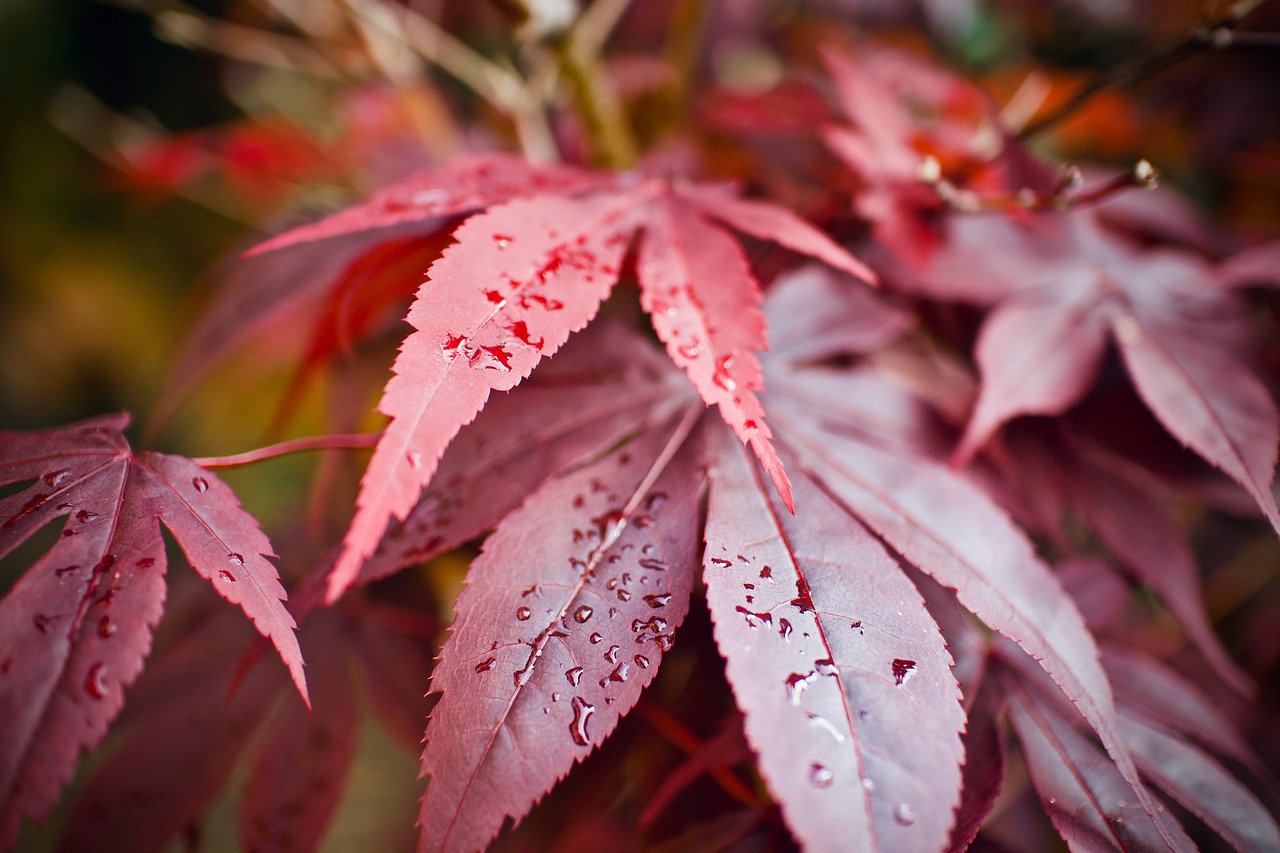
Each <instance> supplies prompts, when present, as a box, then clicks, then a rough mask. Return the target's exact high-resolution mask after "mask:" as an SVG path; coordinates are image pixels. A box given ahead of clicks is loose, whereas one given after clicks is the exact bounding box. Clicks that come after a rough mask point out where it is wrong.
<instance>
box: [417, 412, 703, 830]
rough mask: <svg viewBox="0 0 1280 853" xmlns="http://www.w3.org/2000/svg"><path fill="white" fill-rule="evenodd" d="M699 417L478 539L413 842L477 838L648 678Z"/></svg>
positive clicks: (693, 484)
mask: <svg viewBox="0 0 1280 853" xmlns="http://www.w3.org/2000/svg"><path fill="white" fill-rule="evenodd" d="M696 414H697V409H696V408H694V409H690V410H689V413H688V415H686V417H685V418H684V419H683V420H682V421H681V423H680V425H679V426H678V427H676V428H675V430H674V431H673V430H671V429H663V430H654V431H652V432H650V433H648V434H646V435H643V436H641V437H639V438H637V439H635V440H633V441H632V442H630V443H628V444H625V445H623V446H622V447H620V448H619V449H617V450H615V451H614V452H613V453H612V454H610V455H609V456H606V457H604V458H602V459H601V460H599V461H598V462H595V463H593V464H591V465H588V466H585V467H583V468H580V469H578V470H576V471H574V472H573V473H571V474H568V475H566V476H564V477H563V478H561V479H559V480H553V481H551V482H549V483H547V484H546V485H544V486H543V487H542V488H541V489H539V490H538V491H537V492H535V493H533V494H532V495H530V496H529V497H528V499H527V500H526V501H525V504H524V506H522V507H521V508H520V509H518V510H516V511H515V512H514V513H512V514H511V515H510V516H508V517H507V518H506V519H505V520H504V521H503V523H502V524H500V525H499V526H498V528H497V530H495V531H494V533H493V534H492V535H491V536H490V537H489V539H488V540H487V541H486V542H485V546H484V552H483V553H482V554H481V556H480V557H479V558H477V559H476V560H475V562H474V563H473V564H472V566H471V571H470V573H469V574H468V583H467V586H466V588H465V589H464V590H463V592H462V594H461V595H460V596H459V597H458V602H457V606H456V609H457V612H458V618H457V621H456V622H455V623H454V627H453V629H452V633H451V635H450V637H449V639H448V641H447V642H446V643H445V646H444V649H443V651H442V652H441V657H440V662H439V663H438V664H437V665H436V670H435V673H434V674H433V676H432V681H431V690H432V692H434V693H439V694H441V696H440V701H439V703H438V704H437V705H436V706H435V709H434V710H433V712H432V714H431V722H430V725H429V726H428V728H427V735H426V739H427V745H426V748H425V750H424V751H423V754H422V770H423V774H424V775H427V776H429V777H430V782H429V783H428V785H427V792H426V796H425V797H424V798H423V801H422V810H421V813H420V816H419V822H420V824H421V826H422V833H423V834H422V838H421V842H420V845H419V847H420V849H422V850H473V849H477V848H480V847H484V846H485V845H486V844H488V843H489V841H491V840H492V839H493V837H494V836H495V835H497V833H498V831H499V829H500V828H501V827H502V824H503V822H504V821H505V820H506V819H507V818H508V817H512V818H515V819H516V820H519V819H520V818H521V817H523V816H524V815H525V813H527V812H528V810H529V809H530V807H532V805H533V803H534V802H535V801H536V800H537V799H539V798H540V797H541V796H542V795H543V794H544V793H545V792H546V791H547V790H548V789H549V788H550V787H551V786H552V785H554V784H555V782H556V781H557V780H558V779H559V778H560V777H562V776H563V775H564V774H565V773H567V772H568V771H569V769H570V768H571V767H572V766H573V764H574V763H575V762H576V761H580V760H582V759H583V758H585V757H586V755H587V754H588V753H589V752H590V750H591V749H592V748H593V747H595V746H598V745H599V744H600V743H601V742H602V741H603V740H604V739H605V737H607V736H608V734H609V733H610V732H612V730H613V728H614V727H615V726H616V725H617V722H618V719H619V718H620V717H621V715H623V714H625V713H626V712H627V711H628V710H630V709H631V707H632V706H634V705H635V703H636V701H637V700H638V699H639V697H640V692H641V690H642V689H643V688H644V687H645V686H646V685H647V684H648V683H649V682H650V681H651V680H652V679H653V676H654V674H655V673H656V671H657V668H658V665H659V664H660V663H661V660H662V655H663V653H664V652H665V651H666V650H667V649H669V648H670V645H671V635H672V632H673V631H674V630H675V629H676V628H677V627H678V626H679V624H680V623H681V622H682V621H683V619H684V617H685V614H686V613H687V612H688V607H689V595H690V592H691V591H692V587H693V578H694V572H695V565H696V559H697V556H696V548H697V540H698V532H699V531H698V527H697V524H698V509H697V506H698V501H699V497H700V493H701V491H702V484H701V481H700V478H699V477H698V476H697V471H698V469H697V467H696V465H695V460H694V459H693V457H692V455H691V450H690V449H689V448H688V447H684V448H682V445H684V444H685V438H686V435H687V430H688V427H689V426H690V425H691V419H690V417H689V416H690V415H696Z"/></svg>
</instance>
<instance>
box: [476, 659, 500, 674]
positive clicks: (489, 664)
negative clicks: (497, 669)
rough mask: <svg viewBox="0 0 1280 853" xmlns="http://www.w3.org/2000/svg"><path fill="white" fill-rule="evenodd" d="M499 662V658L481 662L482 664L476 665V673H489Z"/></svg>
mask: <svg viewBox="0 0 1280 853" xmlns="http://www.w3.org/2000/svg"><path fill="white" fill-rule="evenodd" d="M497 661H498V659H497V658H492V657H490V658H485V659H484V660H482V661H480V663H478V664H476V672H488V671H489V670H491V669H493V665H494V664H495V663H497Z"/></svg>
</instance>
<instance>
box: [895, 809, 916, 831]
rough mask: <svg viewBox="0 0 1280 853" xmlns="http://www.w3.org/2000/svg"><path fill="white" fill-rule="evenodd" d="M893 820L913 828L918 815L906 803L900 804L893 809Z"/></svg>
mask: <svg viewBox="0 0 1280 853" xmlns="http://www.w3.org/2000/svg"><path fill="white" fill-rule="evenodd" d="M893 819H894V820H895V821H897V822H898V823H900V824H902V825H903V826H911V824H913V823H915V822H916V813H915V812H914V811H912V809H911V806H909V805H907V804H906V803H898V804H897V805H896V806H894V807H893Z"/></svg>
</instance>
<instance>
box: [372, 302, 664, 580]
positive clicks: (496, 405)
mask: <svg viewBox="0 0 1280 853" xmlns="http://www.w3.org/2000/svg"><path fill="white" fill-rule="evenodd" d="M673 380H674V381H673ZM687 388H688V386H687V385H686V384H685V383H683V382H681V381H680V380H679V379H678V377H675V376H673V373H672V371H671V368H670V363H669V362H668V361H667V360H666V359H665V358H663V357H662V353H661V352H660V351H659V350H658V349H657V348H656V347H654V346H653V345H652V344H651V343H650V342H649V341H646V340H643V339H641V338H639V336H637V335H635V334H634V333H633V332H631V331H629V330H628V329H626V328H625V327H623V326H622V325H620V324H618V323H616V322H614V321H612V320H609V319H608V318H606V317H599V318H597V319H596V320H595V321H594V322H593V323H592V324H591V326H589V327H588V328H586V329H584V330H583V331H582V332H580V333H579V334H577V335H574V336H573V337H572V338H571V339H570V340H569V342H568V343H567V344H566V345H565V347H564V349H562V350H561V351H560V352H559V353H557V355H556V358H555V359H553V360H548V361H544V362H543V363H542V364H541V365H540V366H539V367H538V369H537V370H536V371H534V373H533V374H532V375H531V376H530V377H529V379H528V380H527V381H526V382H525V383H524V384H522V385H521V388H520V392H519V394H518V395H512V396H507V395H502V396H499V397H497V398H495V399H493V400H491V401H490V403H489V405H488V406H486V407H485V410H484V411H483V412H481V413H480V415H479V416H477V418H476V420H475V422H474V423H472V424H470V425H468V426H466V427H464V428H463V429H462V431H461V432H459V434H458V437H457V438H456V439H455V440H454V442H453V443H452V444H451V445H450V446H449V449H448V450H446V451H445V454H444V456H443V457H442V458H441V460H440V468H439V469H438V470H437V471H436V475H435V478H434V479H433V480H432V482H431V483H430V484H429V485H428V486H427V488H426V490H425V491H424V492H423V494H422V498H421V500H419V502H418V504H417V506H415V507H414V509H413V511H412V512H411V513H409V515H408V517H407V518H405V520H404V522H403V523H401V524H396V523H392V525H391V526H390V528H389V529H388V531H387V534H386V536H385V537H384V539H383V541H382V544H381V545H380V547H379V548H378V550H377V551H375V552H374V554H373V555H372V556H370V557H369V559H368V560H366V561H365V563H364V565H363V566H362V567H361V569H360V576H359V579H358V581H357V582H358V583H361V584H363V583H369V582H372V581H374V580H376V579H378V578H380V577H386V576H387V575H390V574H393V573H395V572H397V571H399V570H400V569H402V568H404V567H406V566H409V565H413V564H415V563H420V562H423V561H425V560H429V559H430V558H431V557H434V556H435V555H436V554H439V553H441V552H443V551H446V550H448V549H449V548H454V547H457V546H458V545H459V544H461V543H463V542H465V541H467V540H469V539H471V538H473V537H475V536H477V535H479V534H480V533H482V532H484V531H486V530H490V529H492V528H493V527H494V525H496V524H497V523H498V522H499V521H500V520H501V519H502V517H503V516H505V515H506V514H507V513H509V512H510V511H511V510H513V509H515V508H516V507H518V506H519V505H520V503H521V501H523V499H524V497H525V496H526V495H527V494H529V493H530V492H532V491H534V490H535V489H536V488H537V487H538V486H539V485H540V484H541V483H542V482H543V481H544V480H545V479H546V478H547V477H549V476H551V475H552V474H554V473H556V472H557V471H559V470H561V469H563V468H564V467H566V466H567V465H570V464H572V463H574V462H577V461H579V460H583V459H587V458H590V457H592V456H594V455H596V454H598V453H600V452H602V451H603V450H605V449H607V448H609V447H611V446H612V445H614V444H616V443H617V442H618V441H620V440H622V439H623V438H624V437H626V436H627V435H628V434H630V433H632V432H634V431H635V429H636V427H637V425H655V424H658V423H660V422H662V421H664V420H666V419H667V418H668V417H670V416H671V414H672V413H673V411H674V409H673V406H677V405H679V406H682V405H686V404H687V403H688V394H687Z"/></svg>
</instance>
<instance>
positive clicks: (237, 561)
mask: <svg viewBox="0 0 1280 853" xmlns="http://www.w3.org/2000/svg"><path fill="white" fill-rule="evenodd" d="M227 559H228V560H230V561H231V564H232V565H233V566H241V567H243V566H244V557H243V556H241V555H240V554H228V555H227Z"/></svg>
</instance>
